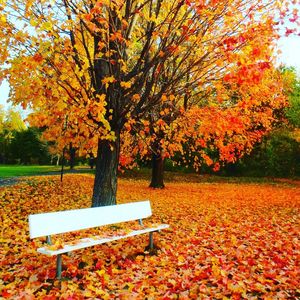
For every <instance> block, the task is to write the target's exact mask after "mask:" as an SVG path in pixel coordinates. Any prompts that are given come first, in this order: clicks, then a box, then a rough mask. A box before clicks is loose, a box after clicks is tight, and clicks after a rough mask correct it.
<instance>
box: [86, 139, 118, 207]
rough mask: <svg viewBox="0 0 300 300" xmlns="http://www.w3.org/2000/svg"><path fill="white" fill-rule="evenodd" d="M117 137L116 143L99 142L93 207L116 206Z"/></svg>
mask: <svg viewBox="0 0 300 300" xmlns="http://www.w3.org/2000/svg"><path fill="white" fill-rule="evenodd" d="M116 137H117V138H116V141H115V142H109V141H105V140H104V141H103V140H99V142H98V151H97V158H96V174H95V181H94V191H93V198H92V207H97V206H106V205H115V204H116V193H117V172H118V163H119V153H120V134H117V133H116ZM111 146H112V147H113V149H111Z"/></svg>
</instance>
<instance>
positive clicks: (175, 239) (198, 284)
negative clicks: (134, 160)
mask: <svg viewBox="0 0 300 300" xmlns="http://www.w3.org/2000/svg"><path fill="white" fill-rule="evenodd" d="M148 184H149V183H148V181H146V180H134V179H132V178H122V179H120V180H119V185H118V202H119V203H122V202H131V201H137V200H143V199H150V200H151V205H152V210H153V216H152V217H151V218H149V220H148V222H149V223H168V224H170V228H169V229H168V230H163V231H162V232H161V233H157V234H155V236H154V239H155V242H156V243H157V246H158V247H159V248H160V250H159V251H158V253H157V255H149V254H147V253H145V252H144V248H145V246H146V245H147V242H148V241H147V236H138V237H133V238H130V239H126V240H120V241H117V242H113V243H111V244H104V245H99V246H96V247H93V248H88V249H84V250H79V251H77V252H74V253H72V254H71V255H70V256H65V257H64V258H63V274H62V275H63V277H64V278H65V279H64V280H63V281H61V282H60V281H58V280H55V278H54V277H55V258H53V257H52V258H51V257H46V256H44V255H41V254H38V253H37V252H36V248H37V247H39V246H41V245H42V241H43V239H35V240H30V239H29V233H28V215H29V214H31V213H38V212H46V211H56V210H65V209H73V208H82V207H89V206H90V204H91V202H90V198H91V191H92V185H93V177H92V176H91V175H79V174H72V175H65V177H64V182H63V183H62V184H61V183H60V182H59V178H58V177H54V176H53V177H51V176H47V177H35V178H30V180H28V181H27V182H24V183H19V184H18V185H17V186H14V187H13V186H10V187H5V188H4V187H2V188H0V199H1V220H2V228H1V229H2V234H1V243H2V250H1V251H2V252H1V255H2V257H1V274H0V286H1V287H0V296H1V295H2V297H4V298H11V299H36V298H38V299H45V300H46V299H58V298H60V299H69V300H71V299H164V300H167V299H297V298H298V297H300V290H299V284H298V281H297V279H299V274H300V273H299V246H300V245H299V233H300V232H299V223H300V222H299V221H300V220H299V216H300V213H299V210H300V201H299V199H300V190H299V184H300V182H299V181H298V182H296V181H295V182H293V184H286V183H277V184H274V183H273V184H267V183H225V182H218V183H209V182H190V181H189V175H186V177H185V178H182V180H181V181H179V180H178V181H176V182H173V183H172V182H169V183H168V184H167V187H166V188H165V189H163V190H155V189H151V188H148ZM97 231H98V234H99V232H100V231H99V230H98V229H94V230H93V231H91V233H92V232H93V233H95V232H96V233H97ZM100 233H101V232H100ZM78 236H80V233H78ZM64 237H65V238H70V237H71V235H68V234H66V235H64ZM55 238H57V237H55ZM72 238H77V236H74V235H72Z"/></svg>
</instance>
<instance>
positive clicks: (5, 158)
mask: <svg viewBox="0 0 300 300" xmlns="http://www.w3.org/2000/svg"><path fill="white" fill-rule="evenodd" d="M25 129H26V125H25V123H24V122H23V120H22V117H21V115H20V113H19V112H18V111H16V110H14V109H9V110H8V111H5V110H4V108H3V107H2V106H1V105H0V163H8V162H9V161H10V159H11V153H10V145H11V142H12V140H13V138H14V135H15V134H16V132H22V131H24V130H25Z"/></svg>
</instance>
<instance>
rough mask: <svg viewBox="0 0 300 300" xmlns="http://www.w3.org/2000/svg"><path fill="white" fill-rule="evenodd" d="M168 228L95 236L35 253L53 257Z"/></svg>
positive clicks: (39, 249)
mask: <svg viewBox="0 0 300 300" xmlns="http://www.w3.org/2000/svg"><path fill="white" fill-rule="evenodd" d="M168 227H169V225H168V224H161V225H159V226H157V227H152V228H145V229H140V230H134V231H131V232H130V233H128V234H126V235H121V236H113V237H108V238H101V237H97V236H95V237H94V238H84V239H81V240H79V241H78V242H77V243H76V244H74V245H64V248H63V249H58V250H51V249H48V248H46V247H42V248H38V249H37V251H38V252H39V253H42V254H46V255H49V256H53V255H58V254H63V253H66V252H71V251H74V250H78V249H83V248H86V247H91V246H95V245H100V244H104V243H108V242H112V241H117V240H120V239H124V238H127V237H131V236H135V235H139V234H144V233H149V232H153V231H158V230H161V229H166V228H168Z"/></svg>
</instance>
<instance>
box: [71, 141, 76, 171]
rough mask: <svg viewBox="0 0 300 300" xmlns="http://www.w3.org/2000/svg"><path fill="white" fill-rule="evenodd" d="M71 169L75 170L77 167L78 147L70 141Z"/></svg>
mask: <svg viewBox="0 0 300 300" xmlns="http://www.w3.org/2000/svg"><path fill="white" fill-rule="evenodd" d="M69 155H70V170H73V169H74V167H75V157H76V148H74V147H73V145H72V143H70V150H69Z"/></svg>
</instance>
